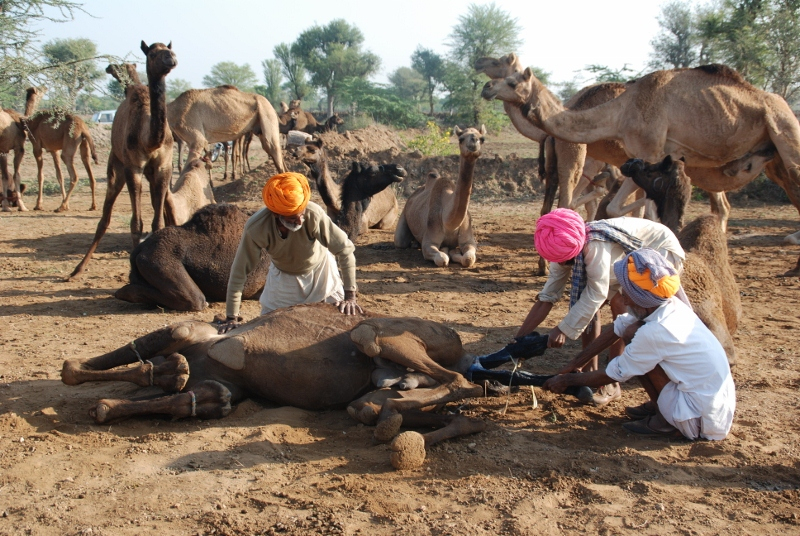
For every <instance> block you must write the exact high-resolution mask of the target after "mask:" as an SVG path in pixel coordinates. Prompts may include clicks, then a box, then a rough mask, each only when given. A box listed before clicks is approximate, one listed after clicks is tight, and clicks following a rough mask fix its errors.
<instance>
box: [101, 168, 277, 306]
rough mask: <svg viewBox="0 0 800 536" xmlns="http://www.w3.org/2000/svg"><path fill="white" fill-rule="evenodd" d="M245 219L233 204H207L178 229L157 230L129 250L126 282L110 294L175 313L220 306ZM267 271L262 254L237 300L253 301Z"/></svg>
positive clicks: (177, 227) (267, 259)
mask: <svg viewBox="0 0 800 536" xmlns="http://www.w3.org/2000/svg"><path fill="white" fill-rule="evenodd" d="M199 174H200V175H206V174H205V173H202V172H199ZM249 217H250V214H248V213H246V212H245V211H243V210H242V209H240V208H239V207H237V206H236V205H231V204H227V203H220V204H210V205H206V206H205V207H203V208H200V209H199V210H197V212H195V213H194V215H193V216H192V218H191V219H190V220H189V221H187V222H186V223H184V224H183V225H180V226H175V227H165V228H164V229H161V230H159V231H156V232H155V233H153V234H152V235H151V236H150V237H149V238H148V239H147V240H145V241H144V242H142V243H141V244H139V245H138V246H136V247H135V248H134V250H133V251H132V252H131V272H130V282H129V283H128V284H127V285H125V286H124V287H122V288H120V289H119V290H117V292H116V293H115V294H114V296H115V297H116V298H118V299H120V300H124V301H128V302H132V303H144V304H149V305H159V306H161V307H166V308H168V309H172V310H174V311H202V310H203V309H205V308H206V307H207V306H208V302H224V301H225V298H226V295H227V292H228V278H229V277H230V271H231V266H232V265H233V258H234V257H235V256H236V249H237V248H238V247H239V240H240V239H241V237H242V232H243V231H244V224H245V223H246V222H247V219H248V218H249ZM268 267H269V255H267V253H266V251H264V252H262V254H261V261H260V262H259V264H258V266H257V267H256V268H255V269H254V270H253V271H252V272H250V273H249V274H248V276H247V282H246V283H245V286H244V289H243V290H242V299H246V300H249V299H258V297H259V296H260V295H261V290H262V289H263V288H264V281H265V280H266V277H267V269H268Z"/></svg>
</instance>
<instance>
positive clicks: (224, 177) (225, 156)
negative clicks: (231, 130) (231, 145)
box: [222, 142, 230, 181]
mask: <svg viewBox="0 0 800 536" xmlns="http://www.w3.org/2000/svg"><path fill="white" fill-rule="evenodd" d="M222 157H223V159H224V160H225V171H223V172H222V180H223V181H226V180H228V161H229V160H230V156H229V155H228V142H225V143H223V144H222Z"/></svg>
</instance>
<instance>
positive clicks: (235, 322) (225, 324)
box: [214, 315, 244, 335]
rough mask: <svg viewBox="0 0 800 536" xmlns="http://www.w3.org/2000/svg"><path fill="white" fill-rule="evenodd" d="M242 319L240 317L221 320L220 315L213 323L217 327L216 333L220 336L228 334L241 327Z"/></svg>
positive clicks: (227, 317) (228, 317)
mask: <svg viewBox="0 0 800 536" xmlns="http://www.w3.org/2000/svg"><path fill="white" fill-rule="evenodd" d="M243 320H244V319H243V318H242V317H241V316H226V317H225V318H223V317H222V316H221V315H220V316H217V317H215V318H214V323H215V324H217V325H218V326H219V327H218V328H217V333H219V334H220V335H222V334H224V333H228V332H229V331H231V330H232V329H235V328H238V327H239V326H240V325H242V322H243Z"/></svg>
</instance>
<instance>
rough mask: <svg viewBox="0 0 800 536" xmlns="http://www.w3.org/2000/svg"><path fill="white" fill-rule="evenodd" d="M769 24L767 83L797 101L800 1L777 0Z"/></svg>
mask: <svg viewBox="0 0 800 536" xmlns="http://www.w3.org/2000/svg"><path fill="white" fill-rule="evenodd" d="M770 19H771V22H770V24H768V25H767V35H766V40H767V48H768V50H769V51H770V53H769V57H770V61H769V62H768V64H767V68H766V71H767V75H766V78H767V84H768V85H769V89H770V91H772V92H774V93H777V94H778V95H780V96H782V97H783V98H784V99H786V100H787V101H788V102H790V103H793V102H795V101H796V100H797V99H798V96H800V1H798V0H784V1H780V2H774V3H773V6H772V10H771V17H770Z"/></svg>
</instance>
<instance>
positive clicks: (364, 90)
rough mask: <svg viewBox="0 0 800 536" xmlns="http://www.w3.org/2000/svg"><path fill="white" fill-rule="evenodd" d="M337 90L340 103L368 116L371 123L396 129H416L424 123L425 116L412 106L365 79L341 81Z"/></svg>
mask: <svg viewBox="0 0 800 536" xmlns="http://www.w3.org/2000/svg"><path fill="white" fill-rule="evenodd" d="M339 90H340V93H339V99H340V101H341V102H342V103H344V104H351V105H352V106H353V108H354V110H356V111H357V112H360V113H361V114H367V115H369V116H370V117H371V118H372V120H373V121H377V122H379V123H383V124H386V125H392V126H395V127H397V128H410V127H418V126H421V125H422V124H424V122H425V116H424V115H422V114H421V113H420V112H419V111H417V110H416V108H415V107H414V106H409V105H408V102H406V101H404V100H403V99H401V98H400V97H399V96H398V95H397V94H396V93H395V92H393V91H391V90H389V89H387V88H385V87H382V86H380V85H377V84H372V83H370V81H369V80H367V79H366V78H361V77H356V76H354V77H352V78H347V79H345V80H342V81H341V85H340V86H339Z"/></svg>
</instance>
